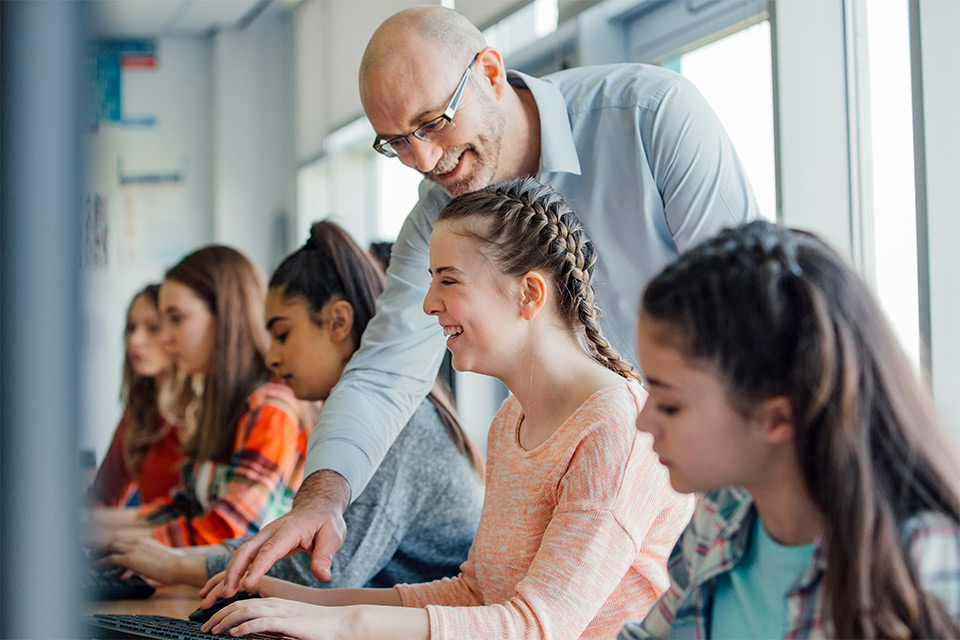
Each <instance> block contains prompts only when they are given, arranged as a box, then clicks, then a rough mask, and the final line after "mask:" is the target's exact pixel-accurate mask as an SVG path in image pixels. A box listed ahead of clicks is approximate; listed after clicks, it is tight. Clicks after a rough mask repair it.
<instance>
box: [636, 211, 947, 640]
mask: <svg viewBox="0 0 960 640" xmlns="http://www.w3.org/2000/svg"><path fill="white" fill-rule="evenodd" d="M642 314H643V316H642V317H650V318H652V319H653V320H655V321H656V323H657V327H658V329H662V330H660V331H658V333H657V336H656V337H657V338H658V339H662V340H663V341H666V342H668V343H670V344H671V346H673V347H675V348H677V349H678V350H679V351H680V352H681V354H683V356H684V357H685V358H687V359H688V360H689V361H691V362H695V363H701V364H703V365H704V366H707V367H710V368H711V370H712V371H714V372H716V374H717V375H718V376H719V377H720V379H722V380H723V381H724V385H725V387H726V393H727V395H728V397H729V398H730V401H731V402H732V404H733V405H734V406H736V407H737V408H738V409H739V410H740V411H743V412H745V414H749V412H750V408H751V407H752V406H755V404H757V403H759V402H761V401H763V400H765V399H768V398H770V397H773V396H777V395H783V396H786V397H787V398H789V400H790V404H791V409H792V411H793V415H794V419H795V424H794V429H795V447H796V451H797V458H798V460H799V461H800V466H801V470H802V473H803V476H804V482H805V484H806V487H807V489H808V491H809V492H810V494H811V495H812V496H813V499H814V500H815V502H816V504H817V505H818V507H819V509H820V510H821V511H822V512H823V514H824V515H825V520H826V525H825V530H824V541H825V545H826V557H827V567H828V569H827V571H826V574H825V575H824V587H825V602H826V606H827V615H828V616H829V620H830V622H831V623H832V625H833V630H832V634H833V635H836V636H837V637H841V638H859V637H889V638H907V637H958V634H960V629H958V626H957V623H956V622H955V621H953V620H952V619H951V618H950V615H949V614H948V613H947V611H946V610H945V609H944V607H943V606H942V604H941V603H940V601H939V600H937V599H936V598H935V597H934V596H933V595H931V594H929V593H928V592H926V591H925V590H924V589H923V588H922V585H921V583H920V581H919V579H918V576H917V573H916V570H915V568H914V567H913V566H912V565H911V563H910V562H909V559H908V557H907V556H906V554H905V552H904V549H903V548H902V546H901V540H900V537H899V536H900V532H899V525H900V524H902V523H903V521H904V520H905V519H907V518H908V517H909V516H911V515H913V514H915V513H917V512H919V511H935V512H939V513H942V514H945V515H946V516H948V517H949V518H951V519H952V520H954V521H957V522H960V490H958V487H957V480H956V479H957V478H958V477H960V470H958V468H957V466H958V465H957V458H956V455H955V454H954V453H951V448H950V447H949V446H947V445H946V441H945V439H944V437H943V434H942V432H941V431H940V429H939V426H938V423H937V419H936V416H935V412H934V410H933V406H932V401H931V398H930V396H929V393H928V392H927V391H926V390H925V389H924V388H923V387H921V385H920V384H919V382H918V381H917V379H916V376H915V375H914V373H913V370H912V368H911V366H910V364H909V362H908V360H907V359H906V357H905V356H904V354H903V352H902V350H901V349H900V347H899V345H898V343H897V341H896V339H895V337H894V336H893V334H892V332H891V331H890V329H889V327H888V326H887V323H886V322H885V320H884V317H883V314H882V312H881V310H880V308H879V306H878V305H877V303H876V301H875V300H874V298H873V296H872V295H871V293H870V291H869V289H868V288H867V286H866V285H865V284H864V282H863V281H862V280H861V279H860V278H859V277H858V276H857V274H856V273H855V272H854V271H853V269H851V268H850V267H849V266H848V265H847V264H846V263H845V262H844V261H843V259H842V258H841V257H840V256H839V255H838V254H837V253H835V252H834V251H833V250H832V249H830V248H829V247H827V246H826V245H825V244H824V243H823V242H822V241H820V240H819V239H818V238H816V237H815V236H813V235H811V234H808V233H804V232H801V231H795V230H790V229H786V228H783V227H780V226H777V225H775V224H772V223H769V222H765V221H756V222H751V223H749V224H747V225H744V226H741V227H739V228H737V229H732V230H729V229H728V230H726V231H724V232H722V233H720V234H719V235H718V236H716V237H715V238H713V239H711V240H708V241H706V242H704V243H703V244H701V245H700V246H698V247H696V248H694V249H693V250H691V251H689V252H687V253H685V254H683V255H681V256H680V257H679V258H678V259H677V261H676V262H674V263H673V264H672V265H670V266H668V267H667V268H666V269H665V270H664V271H663V272H661V273H660V275H658V276H657V277H656V278H655V279H654V280H652V281H651V282H650V284H649V285H648V287H647V289H646V292H645V293H644V297H643V312H642ZM641 322H643V320H642V319H641ZM663 327H666V328H665V329H663Z"/></svg>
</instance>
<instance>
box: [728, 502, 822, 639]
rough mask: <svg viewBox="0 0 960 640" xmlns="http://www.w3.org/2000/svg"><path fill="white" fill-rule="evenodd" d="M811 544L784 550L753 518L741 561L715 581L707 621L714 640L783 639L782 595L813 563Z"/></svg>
mask: <svg viewBox="0 0 960 640" xmlns="http://www.w3.org/2000/svg"><path fill="white" fill-rule="evenodd" d="M815 546H816V545H815V544H814V543H810V544H803V545H798V546H784V545H782V544H779V543H777V542H776V541H775V540H774V539H773V538H771V537H770V534H768V533H767V530H766V529H765V528H764V526H763V523H762V522H760V518H759V517H756V518H754V519H753V528H752V531H751V532H750V539H749V541H748V542H747V547H746V549H745V550H744V554H743V557H742V558H741V559H740V562H739V563H737V566H735V567H734V568H733V569H732V570H731V571H729V572H727V573H725V574H723V575H721V576H719V577H718V578H717V581H716V592H715V593H714V597H713V615H712V617H711V621H710V637H712V638H782V637H783V636H784V634H785V633H786V632H787V600H786V595H787V593H788V592H789V591H790V589H791V587H793V585H794V584H795V583H796V581H797V580H798V579H799V578H800V574H801V573H803V572H804V571H806V569H807V568H808V567H809V566H810V562H811V560H812V558H813V551H814V547H815Z"/></svg>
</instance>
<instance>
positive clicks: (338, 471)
mask: <svg viewBox="0 0 960 640" xmlns="http://www.w3.org/2000/svg"><path fill="white" fill-rule="evenodd" d="M360 95H361V100H362V102H363V108H364V111H365V112H366V114H367V117H368V118H369V120H370V123H371V124H372V125H373V128H374V130H375V131H376V132H377V139H376V141H375V143H374V148H375V149H376V150H377V151H378V152H380V153H382V154H384V155H387V156H389V157H396V158H397V159H399V160H400V162H403V163H404V164H406V165H407V166H409V167H411V168H413V169H416V170H417V171H419V172H420V173H421V174H422V175H423V176H424V178H425V180H424V181H423V183H422V184H421V185H420V201H419V202H418V203H417V205H416V206H415V207H414V209H413V211H411V212H410V215H409V216H408V217H407V220H406V222H405V223H404V225H403V228H402V229H401V231H400V235H399V237H398V238H397V241H396V243H395V244H394V247H393V253H392V256H391V260H390V268H389V270H388V278H387V288H386V290H385V291H384V293H383V295H382V296H381V298H380V301H379V305H378V312H377V316H376V317H375V318H374V319H373V321H372V322H371V323H370V325H369V326H368V328H367V330H366V333H365V334H364V336H363V342H362V345H361V348H360V350H359V351H358V352H357V353H356V354H355V355H354V356H353V358H352V359H351V361H350V363H349V364H348V365H347V368H346V370H345V372H344V374H343V377H342V378H341V380H340V383H339V384H338V385H337V387H336V388H335V389H334V390H333V393H332V394H331V396H330V398H329V400H328V401H327V402H326V403H325V404H324V408H323V412H322V416H321V419H320V422H319V424H318V425H317V428H316V429H315V430H314V431H313V433H312V434H311V436H310V447H309V452H308V458H307V469H306V470H307V473H308V474H309V473H310V472H313V473H312V474H311V475H310V476H309V477H308V478H307V479H306V480H305V481H304V483H303V486H302V488H301V489H300V492H299V494H298V495H297V498H296V500H295V501H294V507H293V510H292V511H291V512H290V513H289V514H288V515H286V516H284V517H283V518H281V519H279V520H277V521H276V522H274V523H272V524H270V525H268V526H267V527H265V528H264V530H263V531H262V532H261V533H260V534H259V535H257V536H256V537H255V538H253V539H252V540H251V541H249V542H248V543H246V544H245V545H244V546H243V547H241V548H240V549H239V550H238V551H237V552H235V553H234V557H233V559H232V560H231V562H230V565H229V567H228V569H227V577H226V585H225V594H226V595H231V594H232V593H233V592H234V591H235V590H236V589H237V588H238V586H240V585H241V579H243V585H244V586H247V587H249V588H253V587H254V586H255V585H256V583H257V582H258V581H259V579H260V577H261V576H262V575H263V574H264V572H265V571H266V570H267V569H268V568H269V567H270V566H271V565H272V563H273V562H275V561H276V560H278V559H279V558H281V557H283V556H284V555H285V554H287V553H289V552H292V551H296V550H298V549H302V550H305V551H308V552H311V553H312V554H313V562H312V565H311V568H312V570H313V571H314V573H315V574H316V575H317V577H319V578H320V579H321V580H323V579H325V578H326V577H327V576H329V567H330V562H331V560H332V558H333V555H334V553H335V552H336V550H337V549H338V548H339V546H340V541H341V540H342V539H343V530H344V526H343V520H342V518H341V514H342V512H343V509H344V508H345V507H346V505H347V504H348V503H349V501H350V499H351V496H357V495H359V494H360V492H361V491H363V488H364V486H366V483H367V481H368V480H369V478H370V476H371V475H372V474H373V472H374V471H375V470H376V467H377V465H378V464H379V463H380V461H381V460H382V459H383V457H384V455H385V454H386V451H387V449H388V448H389V447H390V444H391V443H392V442H393V439H394V438H395V437H396V435H397V434H398V433H399V431H400V429H401V427H402V426H403V425H404V424H405V423H406V421H407V419H408V418H409V416H410V414H411V413H412V412H413V410H414V409H415V408H416V407H417V405H418V404H419V403H420V401H421V400H422V399H423V397H424V396H425V395H426V393H427V392H428V391H429V390H430V387H431V385H432V384H433V380H434V377H435V375H436V372H437V368H438V367H439V364H440V361H441V358H442V355H443V350H444V337H443V334H442V332H441V328H440V327H439V326H438V325H437V323H436V321H435V320H434V319H432V318H429V317H428V316H426V315H424V313H423V311H422V309H421V305H422V302H423V298H424V295H425V293H426V291H427V288H428V286H429V283H430V277H429V274H428V272H427V268H428V246H429V240H430V233H431V231H432V228H433V222H434V220H435V219H436V216H437V213H438V212H439V210H440V209H441V208H442V207H443V205H444V204H446V203H447V202H448V201H449V200H450V198H451V197H453V196H457V195H460V194H462V193H466V192H469V191H474V190H477V189H480V188H483V187H485V186H487V185H489V184H492V183H496V182H501V181H504V180H510V179H513V178H517V177H521V176H535V177H536V178H537V179H538V180H540V181H541V182H545V183H549V184H551V185H552V186H553V187H555V188H556V189H557V190H558V191H559V192H560V193H561V194H563V196H564V197H565V199H566V200H567V202H569V203H570V204H571V206H572V207H573V209H574V210H575V211H576V212H577V214H578V215H579V216H580V218H581V219H582V221H583V224H584V226H585V227H586V228H587V231H588V232H589V233H590V236H591V238H592V240H593V242H594V244H595V246H596V248H597V254H598V257H599V260H598V263H597V266H596V275H595V279H594V287H595V289H596V296H597V301H598V302H599V305H600V307H601V308H602V309H604V312H605V316H604V321H603V323H602V329H603V332H604V335H606V336H607V337H608V338H609V340H610V342H611V343H612V344H613V346H614V347H615V348H616V349H617V350H618V351H619V352H620V353H621V354H624V356H628V355H629V356H630V357H631V358H633V354H635V353H636V345H635V338H634V336H635V335H636V322H637V312H638V309H639V306H640V298H641V295H642V293H643V288H644V286H645V284H646V282H647V281H648V280H649V279H650V278H652V277H653V276H654V275H656V274H657V273H658V272H659V271H660V270H661V269H662V268H663V267H664V266H665V265H666V264H667V263H669V262H670V261H672V260H673V259H674V258H675V257H676V256H677V255H678V253H679V252H681V251H683V250H685V249H687V248H688V247H691V246H693V245H695V244H697V243H698V242H700V241H702V240H704V239H706V238H708V237H709V236H711V235H713V234H714V233H716V232H717V231H719V230H720V229H722V228H724V227H728V226H736V225H739V224H741V223H743V222H745V221H747V220H750V219H752V218H755V217H756V216H757V215H758V211H757V205H756V201H755V199H754V196H753V193H752V190H751V187H750V184H749V182H748V181H747V178H746V176H745V175H744V172H743V169H742V167H741V165H740V161H739V159H738V158H737V155H736V153H735V151H734V149H733V146H732V145H731V143H730V140H729V138H728V137H727V135H726V133H725V132H724V130H723V127H722V126H721V125H720V123H719V121H718V120H717V117H716V115H715V114H714V113H713V111H712V110H711V109H710V107H709V106H708V105H707V104H706V102H705V101H704V99H703V97H702V96H701V95H700V94H699V92H697V90H696V89H695V88H694V87H693V86H692V85H690V83H689V82H687V81H685V80H684V79H683V78H682V77H681V76H679V75H677V74H675V73H673V72H671V71H667V70H664V69H660V68H658V67H653V66H648V65H640V64H619V65H609V66H601V67H582V68H575V69H569V70H566V71H561V72H559V73H555V74H552V75H550V76H546V77H545V78H540V79H538V78H533V77H530V76H527V75H524V74H522V73H517V72H513V71H507V70H506V69H505V68H504V65H503V60H502V58H501V56H500V54H499V53H498V52H497V51H496V50H495V49H492V48H490V47H488V46H486V43H485V42H484V39H483V36H482V35H481V33H480V32H479V31H478V30H477V29H476V28H475V27H474V26H473V25H472V24H470V22H469V21H467V20H466V19H465V18H464V17H463V16H461V15H460V14H458V13H456V12H454V11H452V10H448V9H444V8H441V7H418V8H415V9H409V10H406V11H402V12H400V13H398V14H396V15H394V16H392V17H390V18H389V19H387V21H386V22H384V23H383V24H382V25H381V26H380V28H379V29H378V30H377V31H376V33H375V34H374V35H373V38H372V39H371V40H370V43H369V44H368V45H367V49H366V52H365V53H364V57H363V61H362V63H361V68H360ZM417 463H419V464H429V461H427V460H423V461H417ZM245 574H246V577H244V575H245Z"/></svg>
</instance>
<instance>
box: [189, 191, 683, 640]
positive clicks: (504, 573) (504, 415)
mask: <svg viewBox="0 0 960 640" xmlns="http://www.w3.org/2000/svg"><path fill="white" fill-rule="evenodd" d="M595 260H596V255H595V253H594V249H593V245H592V244H591V242H590V240H589V238H588V237H587V235H586V233H585V232H584V230H583V228H582V226H581V225H580V222H579V220H578V219H577V217H576V215H575V214H574V213H573V211H572V210H570V208H569V207H568V206H567V204H566V203H565V202H564V201H563V200H562V199H561V198H560V196H559V195H557V194H556V192H554V191H553V190H552V189H550V188H549V187H546V186H544V185H541V184H540V183H538V182H536V181H534V180H532V179H524V180H518V181H514V182H510V183H504V184H499V185H493V186H491V187H487V188H485V189H483V190H481V191H479V192H475V193H470V194H466V195H462V196H459V197H457V198H454V199H453V200H452V201H451V202H450V203H449V204H448V205H447V206H446V207H445V208H444V210H443V211H441V212H440V215H439V218H438V221H437V224H436V226H435V228H434V230H433V234H432V236H431V239H430V271H431V274H432V283H431V286H430V289H429V291H428V293H427V296H426V299H425V301H424V311H425V312H427V313H428V314H430V315H433V316H436V317H437V320H438V321H439V324H440V327H438V330H442V331H443V332H444V334H445V335H447V336H449V337H448V342H447V345H448V348H449V350H450V352H451V354H452V357H453V358H452V359H453V366H454V367H455V368H457V369H458V370H461V371H463V370H469V371H475V372H478V373H483V374H486V375H491V376H495V377H497V378H499V379H500V380H502V381H503V382H504V383H505V384H506V385H507V387H508V388H509V389H510V391H511V392H512V393H513V395H512V396H511V397H509V398H508V399H507V400H506V401H505V402H504V404H503V406H502V407H501V408H500V411H499V412H498V413H497V416H496V418H495V419H494V422H493V424H492V425H491V427H490V432H489V435H488V444H487V495H486V500H485V502H484V507H483V513H482V515H481V518H480V526H479V528H478V530H477V535H476V537H475V538H474V543H473V546H472V548H471V550H470V556H469V559H468V560H467V562H466V563H464V565H463V566H462V567H461V572H460V574H459V575H458V576H456V577H454V578H450V579H445V580H440V581H435V582H429V583H423V584H407V585H397V586H396V587H394V588H393V589H379V590H376V589H348V590H327V591H319V590H311V589H305V588H303V587H298V586H296V585H291V584H288V583H282V582H279V581H276V580H268V579H266V578H265V579H263V580H261V581H260V583H259V590H260V595H261V596H273V597H264V598H261V599H258V600H248V601H246V602H243V603H235V604H233V605H230V606H228V607H226V608H224V609H222V610H221V611H219V612H218V613H217V614H215V615H214V616H213V617H212V618H211V619H210V621H209V622H207V623H206V625H205V626H204V630H206V631H211V630H212V631H214V632H217V633H225V632H226V631H227V630H228V629H230V628H233V633H235V634H236V635H242V634H247V633H260V632H277V633H280V634H283V635H288V636H293V637H304V638H312V637H323V638H339V637H363V638H402V639H404V640H407V639H410V638H424V639H426V638H431V639H433V640H441V639H444V638H610V637H612V636H613V635H614V634H615V633H616V632H617V630H618V629H619V628H620V626H621V625H622V624H623V623H624V622H625V621H626V620H629V619H631V617H635V616H637V614H638V613H639V614H640V615H643V613H645V612H646V611H647V610H648V609H649V608H650V607H651V606H652V605H653V603H654V602H655V601H656V599H657V597H658V596H659V595H660V594H661V593H662V592H663V590H664V589H665V588H666V586H667V584H668V581H667V574H666V568H665V563H666V557H667V554H668V553H669V550H670V549H671V548H672V547H673V544H674V542H675V541H676V539H677V537H678V536H679V535H680V533H681V531H682V530H683V527H684V526H685V525H686V523H687V521H688V519H689V515H690V513H691V511H692V499H691V498H689V497H684V496H680V495H678V494H676V493H675V492H674V491H673V490H672V489H671V488H670V486H669V481H668V477H667V473H666V470H665V469H663V468H662V467H661V466H660V465H659V464H658V463H657V459H656V456H655V455H654V454H653V452H652V450H651V439H650V438H649V437H648V436H646V435H645V434H642V433H639V432H638V431H637V429H636V420H637V416H638V414H639V411H640V408H641V407H642V406H643V403H644V400H645V397H646V394H645V392H644V391H643V389H642V388H641V387H640V385H639V383H638V380H637V374H636V373H634V372H633V370H632V368H631V366H630V365H629V364H628V363H627V362H625V361H624V360H623V359H621V358H620V356H619V355H618V354H617V353H616V351H614V350H613V349H612V348H611V347H610V345H609V344H608V343H607V341H606V339H605V338H604V337H603V335H602V333H601V332H600V329H599V327H598V323H597V316H598V313H599V312H598V310H597V308H596V305H595V303H594V299H593V289H592V285H591V279H592V275H593V267H594V262H595ZM222 584H223V583H222V576H219V577H215V578H214V579H213V580H211V581H210V582H209V583H208V585H207V586H206V587H205V588H204V591H202V592H201V593H202V594H203V593H206V600H205V602H204V605H205V606H209V605H210V604H211V603H212V602H213V600H214V599H215V598H216V597H218V596H219V594H220V592H221V591H222ZM290 599H295V600H300V601H301V602H293V601H291V600H290ZM304 602H309V603H311V604H304ZM317 605H321V606H317ZM342 605H361V606H349V607H347V606H342Z"/></svg>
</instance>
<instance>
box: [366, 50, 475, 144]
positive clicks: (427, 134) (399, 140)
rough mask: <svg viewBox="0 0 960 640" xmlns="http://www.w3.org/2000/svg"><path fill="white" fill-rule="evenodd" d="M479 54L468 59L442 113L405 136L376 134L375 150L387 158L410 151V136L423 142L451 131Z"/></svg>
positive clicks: (431, 140) (454, 125) (435, 139)
mask: <svg viewBox="0 0 960 640" xmlns="http://www.w3.org/2000/svg"><path fill="white" fill-rule="evenodd" d="M479 55H480V52H479V51H478V52H477V53H476V55H474V56H473V60H471V61H470V64H469V65H468V66H467V70H466V71H464V72H463V77H462V78H460V84H458V85H457V90H456V91H454V92H453V97H452V98H450V104H448V105H447V108H446V109H444V110H443V113H442V114H440V115H439V116H437V117H436V118H434V119H433V120H430V121H428V122H425V123H423V124H422V125H420V126H419V127H417V128H416V129H415V130H414V131H412V132H411V133H408V134H407V135H405V136H397V137H395V138H390V139H389V140H381V139H380V136H377V137H376V138H375V139H374V141H373V148H374V149H375V150H376V152H377V153H382V154H383V155H385V156H387V157H388V158H396V157H397V156H399V155H403V154H407V153H409V152H410V136H414V137H415V138H418V139H420V140H423V141H425V142H436V141H437V140H439V139H440V138H442V137H444V136H446V135H447V134H449V133H450V132H451V131H453V130H454V129H455V128H456V127H457V125H456V124H454V122H453V116H454V114H456V113H457V106H458V105H459V104H460V96H462V95H463V89H464V87H466V86H467V78H469V77H470V70H471V69H473V65H474V63H475V62H476V61H477V56H479Z"/></svg>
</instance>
